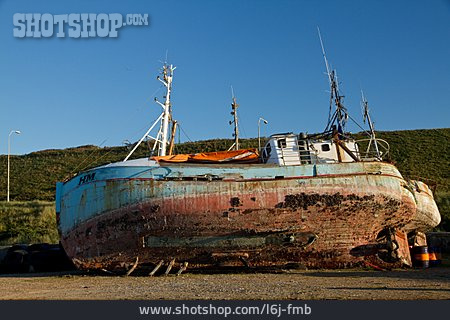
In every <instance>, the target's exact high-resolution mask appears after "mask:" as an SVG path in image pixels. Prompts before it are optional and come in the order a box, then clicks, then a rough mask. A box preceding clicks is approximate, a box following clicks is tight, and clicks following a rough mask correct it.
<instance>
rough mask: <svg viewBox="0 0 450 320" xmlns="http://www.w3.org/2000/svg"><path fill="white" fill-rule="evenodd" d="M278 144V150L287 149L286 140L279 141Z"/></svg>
mask: <svg viewBox="0 0 450 320" xmlns="http://www.w3.org/2000/svg"><path fill="white" fill-rule="evenodd" d="M277 143H278V148H282V149H283V148H286V139H278V140H277Z"/></svg>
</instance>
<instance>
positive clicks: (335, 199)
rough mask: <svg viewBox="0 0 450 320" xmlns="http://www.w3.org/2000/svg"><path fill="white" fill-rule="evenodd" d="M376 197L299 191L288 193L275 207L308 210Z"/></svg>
mask: <svg viewBox="0 0 450 320" xmlns="http://www.w3.org/2000/svg"><path fill="white" fill-rule="evenodd" d="M374 198H375V196H373V195H370V196H369V195H366V196H363V197H360V196H358V195H355V194H350V195H347V196H344V195H342V194H340V193H339V192H337V193H335V194H318V193H311V194H307V193H304V192H302V193H298V194H288V195H286V196H285V197H284V202H280V203H277V204H276V205H275V208H278V209H281V208H289V209H292V210H297V209H299V208H302V209H304V210H307V209H308V207H309V206H320V207H323V206H325V207H332V206H339V205H341V204H342V203H343V202H344V201H356V202H358V203H361V202H368V201H372V200H373V199H374Z"/></svg>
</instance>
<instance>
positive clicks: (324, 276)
mask: <svg viewBox="0 0 450 320" xmlns="http://www.w3.org/2000/svg"><path fill="white" fill-rule="evenodd" d="M0 299H2V300H21V299H34V300H36V299H37V300H46V299H49V300H53V299H58V300H81V299H82V300H85V299H100V300H117V299H120V300H122V299H132V300H137V299H145V300H159V299H166V300H167V299H169V300H171V299H181V300H185V299H195V300H207V299H223V300H228V299H237V300H243V299H251V300H253V299H258V300H260V299H261V300H269V299H270V300H285V299H314V300H315V299H369V300H373V299H376V300H378V299H382V300H386V299H387V300H390V299H402V300H403V299H406V300H411V299H450V268H448V267H436V268H430V269H425V270H411V269H410V270H397V271H365V270H320V271H317V270H295V271H286V272H280V273H242V272H241V273H233V274H227V273H222V274H195V273H185V274H182V275H181V276H167V277H164V276H158V277H146V276H129V277H120V276H99V275H96V276H94V275H86V274H81V273H80V272H71V273H46V274H15V275H0Z"/></svg>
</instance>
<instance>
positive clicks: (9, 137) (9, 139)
mask: <svg viewBox="0 0 450 320" xmlns="http://www.w3.org/2000/svg"><path fill="white" fill-rule="evenodd" d="M13 133H15V134H20V131H19V130H12V131H11V132H10V133H9V135H8V190H7V193H6V201H7V202H9V155H10V154H11V135H12V134H13Z"/></svg>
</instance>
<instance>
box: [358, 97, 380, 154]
mask: <svg viewBox="0 0 450 320" xmlns="http://www.w3.org/2000/svg"><path fill="white" fill-rule="evenodd" d="M361 100H362V101H361V104H362V107H363V114H364V115H363V119H364V122H366V119H367V123H368V125H369V130H370V141H369V145H368V146H367V153H368V152H369V150H370V147H371V145H372V143H373V145H374V148H375V154H376V157H377V158H378V159H381V154H380V150H379V149H378V143H377V139H376V137H375V126H374V124H373V122H372V119H371V118H370V114H369V102H368V101H367V100H366V98H365V97H364V93H363V91H362V90H361Z"/></svg>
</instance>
